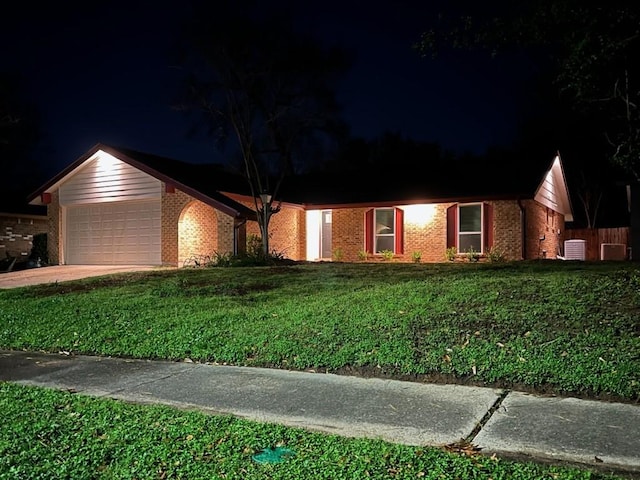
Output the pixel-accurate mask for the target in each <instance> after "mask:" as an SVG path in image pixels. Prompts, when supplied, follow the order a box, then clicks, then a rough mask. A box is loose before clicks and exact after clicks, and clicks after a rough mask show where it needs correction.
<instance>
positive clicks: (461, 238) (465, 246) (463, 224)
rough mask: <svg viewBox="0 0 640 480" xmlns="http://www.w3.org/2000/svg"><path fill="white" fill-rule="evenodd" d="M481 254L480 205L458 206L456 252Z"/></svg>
mask: <svg viewBox="0 0 640 480" xmlns="http://www.w3.org/2000/svg"><path fill="white" fill-rule="evenodd" d="M471 249H473V251H475V252H478V253H482V204H481V203H473V204H467V205H459V206H458V252H460V253H465V252H468V251H469V250H471Z"/></svg>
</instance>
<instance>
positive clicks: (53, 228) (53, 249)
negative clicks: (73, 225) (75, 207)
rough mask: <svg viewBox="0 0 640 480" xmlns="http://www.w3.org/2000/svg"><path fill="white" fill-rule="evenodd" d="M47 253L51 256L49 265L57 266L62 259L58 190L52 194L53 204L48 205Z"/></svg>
mask: <svg viewBox="0 0 640 480" xmlns="http://www.w3.org/2000/svg"><path fill="white" fill-rule="evenodd" d="M47 218H48V219H49V222H48V229H47V253H48V255H49V264H51V265H57V264H59V263H60V259H61V258H62V242H61V241H60V240H61V237H60V235H61V233H62V215H61V212H60V198H59V195H58V190H56V191H55V192H52V193H51V203H49V205H47Z"/></svg>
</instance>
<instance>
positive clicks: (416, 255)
mask: <svg viewBox="0 0 640 480" xmlns="http://www.w3.org/2000/svg"><path fill="white" fill-rule="evenodd" d="M411 260H413V263H420V261H421V260H422V252H413V253H412V254H411Z"/></svg>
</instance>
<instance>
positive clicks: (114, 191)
mask: <svg viewBox="0 0 640 480" xmlns="http://www.w3.org/2000/svg"><path fill="white" fill-rule="evenodd" d="M94 158H95V159H90V160H89V161H88V162H87V163H86V164H85V165H84V166H83V167H81V168H80V169H79V170H78V171H77V172H76V173H74V174H73V176H72V177H70V178H68V179H67V180H66V181H64V183H62V185H60V204H61V205H65V206H66V205H81V204H88V203H102V202H121V201H126V200H150V199H160V196H161V192H162V184H161V182H160V180H158V179H156V178H154V177H152V176H151V175H148V174H146V173H144V172H142V171H140V170H138V169H137V168H134V167H132V166H131V165H129V164H127V163H125V162H122V161H120V160H118V159H117V158H115V157H113V156H112V155H109V154H108V153H105V152H103V151H99V152H98V153H97V155H96V157H94Z"/></svg>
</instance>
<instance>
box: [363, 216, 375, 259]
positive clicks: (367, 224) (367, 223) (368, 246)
mask: <svg viewBox="0 0 640 480" xmlns="http://www.w3.org/2000/svg"><path fill="white" fill-rule="evenodd" d="M364 249H365V250H366V252H367V253H370V254H373V208H372V209H371V210H367V211H366V213H365V214H364Z"/></svg>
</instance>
